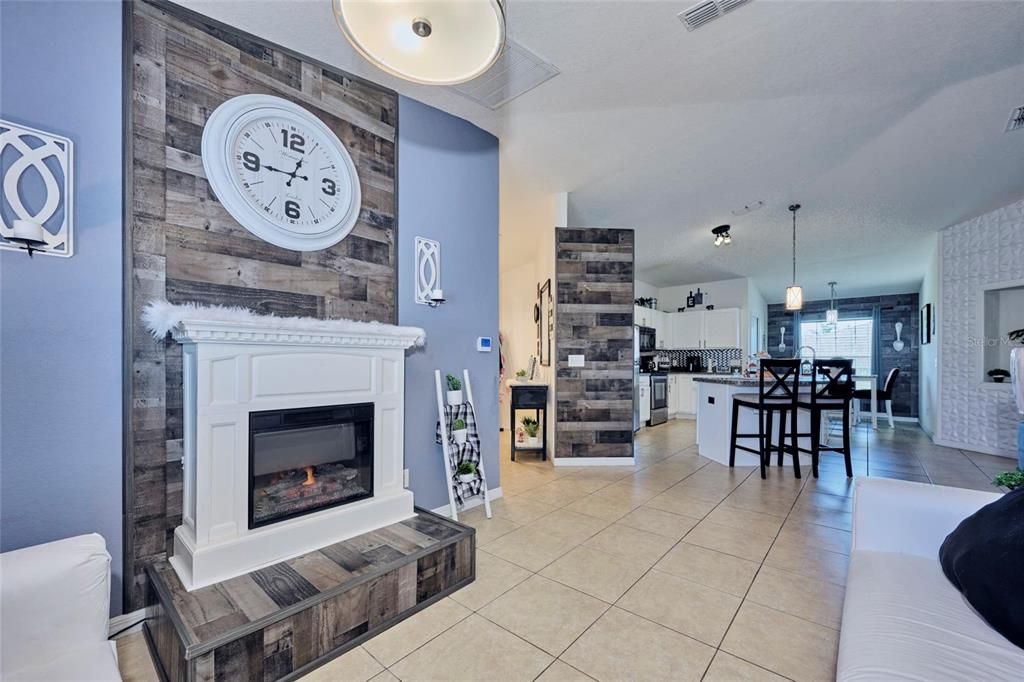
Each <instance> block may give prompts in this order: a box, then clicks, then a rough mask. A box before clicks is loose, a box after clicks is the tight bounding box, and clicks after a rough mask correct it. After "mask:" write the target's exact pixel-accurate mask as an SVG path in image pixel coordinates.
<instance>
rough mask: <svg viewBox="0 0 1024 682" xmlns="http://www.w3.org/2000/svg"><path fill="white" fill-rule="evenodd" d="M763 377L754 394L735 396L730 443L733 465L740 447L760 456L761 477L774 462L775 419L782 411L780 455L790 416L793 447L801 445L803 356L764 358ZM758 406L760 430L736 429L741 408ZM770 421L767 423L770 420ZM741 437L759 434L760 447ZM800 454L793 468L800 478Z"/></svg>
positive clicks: (730, 455) (730, 461)
mask: <svg viewBox="0 0 1024 682" xmlns="http://www.w3.org/2000/svg"><path fill="white" fill-rule="evenodd" d="M759 376H760V380H759V382H758V392H757V396H756V398H755V397H754V396H750V397H747V396H742V395H738V396H734V397H733V399H732V433H731V438H730V445H729V466H730V467H733V466H736V450H744V451H746V452H752V453H754V454H756V455H757V456H758V459H759V460H760V462H761V478H768V474H767V472H766V471H765V464H766V461H767V462H768V463H770V462H771V453H772V449H773V448H772V430H773V427H772V422H773V421H774V419H775V415H776V414H778V415H779V421H780V429H779V445H778V448H777V449H778V450H779V457H780V459H781V457H782V451H783V449H784V446H783V439H784V438H785V433H786V424H785V422H786V417H787V416H788V417H789V418H790V419H791V421H792V428H791V429H790V433H792V434H793V436H792V439H793V443H792V449H794V450H795V449H796V448H797V439H796V413H797V398H798V394H797V391H798V390H799V387H800V384H799V382H800V360H796V359H792V360H773V359H764V360H761V371H760V374H759ZM741 407H746V408H748V409H754V410H757V427H758V428H757V433H737V432H736V430H737V428H738V426H739V421H740V408H741ZM766 421H767V423H766ZM739 438H757V445H758V447H757V449H754V448H751V447H747V446H745V445H740V444H739V443H737V442H736V441H737V439H739ZM799 460H800V458H799V457H794V458H793V464H794V468H793V471H794V472H795V474H796V477H797V478H800V461H799Z"/></svg>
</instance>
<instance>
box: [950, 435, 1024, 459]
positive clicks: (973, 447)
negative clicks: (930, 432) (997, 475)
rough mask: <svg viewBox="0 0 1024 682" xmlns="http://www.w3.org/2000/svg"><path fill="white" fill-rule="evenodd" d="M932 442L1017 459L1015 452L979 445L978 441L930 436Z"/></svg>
mask: <svg viewBox="0 0 1024 682" xmlns="http://www.w3.org/2000/svg"><path fill="white" fill-rule="evenodd" d="M932 442H933V443H935V444H936V445H941V446H943V447H946V448H956V449H957V450H969V451H970V452H980V453H982V454H985V455H995V456H996V457H1005V458H1007V459H1009V460H1011V461H1014V462H1016V461H1017V453H1015V452H1009V451H1007V450H999V449H998V448H993V447H989V446H987V445H981V444H979V443H958V442H957V441H953V440H947V439H945V438H935V437H933V438H932Z"/></svg>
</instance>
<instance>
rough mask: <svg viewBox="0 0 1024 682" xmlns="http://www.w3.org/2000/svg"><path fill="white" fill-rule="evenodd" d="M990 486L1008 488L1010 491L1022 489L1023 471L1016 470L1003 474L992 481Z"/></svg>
mask: <svg viewBox="0 0 1024 682" xmlns="http://www.w3.org/2000/svg"><path fill="white" fill-rule="evenodd" d="M992 485H998V486H1000V487H1002V488H1009V489H1010V490H1016V489H1017V488H1024V471H1021V470H1020V469H1017V470H1016V471H1006V472H1003V473H1001V474H999V475H998V476H996V477H995V478H994V479H992Z"/></svg>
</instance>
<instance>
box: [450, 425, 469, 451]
mask: <svg viewBox="0 0 1024 682" xmlns="http://www.w3.org/2000/svg"><path fill="white" fill-rule="evenodd" d="M467 435H468V431H467V430H466V422H465V421H463V420H461V419H456V420H455V421H454V422H453V423H452V438H454V439H455V442H456V443H457V444H459V445H462V444H463V443H465V442H466V436H467Z"/></svg>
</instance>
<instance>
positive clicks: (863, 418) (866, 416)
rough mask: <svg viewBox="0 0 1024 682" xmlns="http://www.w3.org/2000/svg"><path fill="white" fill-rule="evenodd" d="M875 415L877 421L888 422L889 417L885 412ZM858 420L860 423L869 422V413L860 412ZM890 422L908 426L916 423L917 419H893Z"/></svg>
mask: <svg viewBox="0 0 1024 682" xmlns="http://www.w3.org/2000/svg"><path fill="white" fill-rule="evenodd" d="M876 414H877V415H878V421H882V420H883V419H884V420H885V421H889V415H888V414H886V413H885V412H877V413H876ZM860 420H861V422H866V421H871V412H868V411H866V410H861V413H860ZM892 420H893V421H894V422H906V423H908V424H916V423H917V417H893V418H892Z"/></svg>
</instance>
